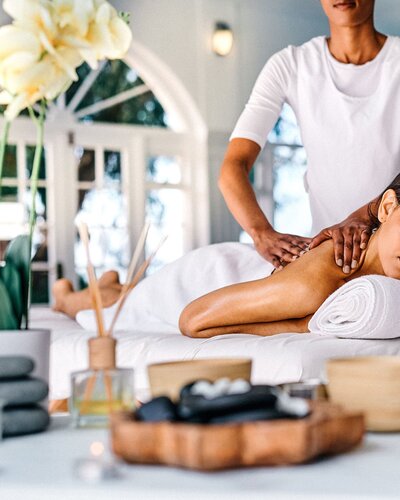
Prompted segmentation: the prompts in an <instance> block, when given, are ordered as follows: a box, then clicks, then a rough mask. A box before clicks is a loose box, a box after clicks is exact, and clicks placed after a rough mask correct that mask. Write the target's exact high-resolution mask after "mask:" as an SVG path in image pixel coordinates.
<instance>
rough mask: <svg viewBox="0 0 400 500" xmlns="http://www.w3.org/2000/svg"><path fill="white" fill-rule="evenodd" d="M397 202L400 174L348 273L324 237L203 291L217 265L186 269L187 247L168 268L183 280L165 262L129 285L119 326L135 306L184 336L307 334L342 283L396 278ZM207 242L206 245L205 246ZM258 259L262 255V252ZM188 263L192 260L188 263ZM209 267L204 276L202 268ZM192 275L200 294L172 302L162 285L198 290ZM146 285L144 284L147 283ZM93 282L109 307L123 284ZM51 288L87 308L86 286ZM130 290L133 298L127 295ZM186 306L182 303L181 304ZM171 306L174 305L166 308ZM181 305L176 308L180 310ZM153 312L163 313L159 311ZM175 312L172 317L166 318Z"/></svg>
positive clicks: (399, 271)
mask: <svg viewBox="0 0 400 500" xmlns="http://www.w3.org/2000/svg"><path fill="white" fill-rule="evenodd" d="M399 207H400V174H399V175H398V176H397V177H396V178H395V180H394V181H393V182H392V184H391V185H390V186H389V187H388V189H387V190H386V191H385V192H384V193H383V194H382V196H381V197H380V201H379V206H378V212H377V218H376V225H375V226H376V231H374V232H373V234H372V236H371V238H370V240H369V242H368V245H367V248H366V249H365V250H363V252H362V255H361V259H360V265H359V267H358V268H357V269H353V270H352V271H351V272H350V273H349V274H344V273H343V271H342V269H341V268H340V267H339V266H337V265H336V263H335V261H334V257H333V244H332V241H331V240H328V241H325V242H324V243H322V244H321V245H319V246H318V247H316V248H314V249H312V250H310V251H309V252H307V253H305V254H304V255H303V256H302V257H301V258H299V259H297V260H295V261H293V262H292V263H290V264H289V265H287V266H286V267H285V268H284V269H282V270H281V271H278V272H275V273H273V274H271V275H269V276H267V277H265V274H266V273H267V272H269V273H270V272H271V270H272V266H271V267H270V268H268V269H267V267H268V266H270V265H269V264H268V263H265V264H260V262H258V268H259V269H260V273H261V274H260V275H259V279H252V280H251V281H246V282H242V283H237V282H236V283H235V284H230V285H229V286H222V285H221V286H222V288H218V289H214V290H213V291H209V293H205V294H203V293H204V290H207V291H208V288H207V283H208V282H211V283H212V282H213V279H214V278H213V276H212V275H213V274H216V275H217V274H218V272H219V264H218V262H211V263H210V262H207V263H206V262H204V265H202V264H201V263H200V266H197V264H195V265H196V269H195V268H194V265H193V267H192V269H188V266H187V262H189V263H190V262H191V261H190V259H191V258H193V256H194V255H195V252H199V251H200V250H201V249H200V250H194V251H193V252H190V253H189V254H187V256H184V257H182V259H180V260H178V261H176V262H175V263H174V264H171V265H170V266H172V267H173V268H174V269H175V270H176V269H179V268H180V269H183V268H184V267H185V265H186V269H185V270H184V271H183V272H184V273H185V277H183V276H182V275H179V273H178V275H177V274H176V273H175V275H174V276H173V277H171V276H172V274H171V271H168V266H166V267H165V268H164V269H162V270H161V271H158V272H157V273H155V274H154V275H152V276H150V277H149V278H146V279H145V280H143V281H142V282H141V283H140V284H139V285H138V286H137V287H136V288H135V289H134V290H132V292H131V293H130V295H132V300H131V301H130V298H128V300H127V302H126V303H125V306H124V309H127V311H126V314H127V315H128V316H127V317H128V319H126V321H125V323H124V325H123V328H127V327H129V328H130V329H132V328H136V326H137V325H135V324H134V322H135V321H136V320H135V319H134V318H135V315H134V311H132V310H130V311H129V310H128V309H129V308H133V309H134V308H135V307H136V308H137V309H141V314H142V316H143V309H147V312H148V313H149V315H150V316H151V315H152V314H154V315H155V316H158V317H159V318H160V320H164V319H165V321H166V322H167V323H168V322H169V323H170V324H174V322H175V325H176V328H177V326H178V317H179V329H180V331H181V332H182V334H183V335H186V336H189V337H196V338H206V337H212V336H215V335H221V334H230V333H253V334H257V335H263V336H268V335H274V334H277V333H283V332H294V333H306V332H308V322H309V320H310V318H311V316H312V315H313V314H314V313H315V311H316V310H317V309H318V308H319V306H320V305H321V304H322V303H323V302H324V301H325V299H326V298H327V297H328V296H329V295H330V294H331V293H332V292H334V291H335V290H336V289H338V288H339V287H341V286H342V285H344V284H345V283H346V282H348V281H351V280H354V279H355V278H358V277H360V276H365V275H368V274H377V275H384V276H389V277H392V278H398V279H400V209H399ZM371 217H373V218H374V220H375V216H373V215H372V214H371ZM223 245H224V244H223ZM237 245H239V244H237ZM211 247H213V245H211V246H210V247H205V248H211ZM214 247H218V245H214ZM203 251H204V250H203ZM254 253H255V252H254ZM191 254H192V257H191ZM198 255H201V254H198ZM203 255H207V254H203ZM252 255H253V254H252ZM257 258H258V257H257ZM259 258H260V259H261V257H259ZM185 259H186V260H185ZM185 262H186V264H185ZM192 262H195V263H196V261H195V260H193V261H192ZM210 266H211V268H210V269H211V273H210V272H207V270H208V267H210ZM199 267H200V269H199ZM203 270H204V273H203V274H202V272H203ZM213 271H214V273H213ZM256 274H257V273H256ZM253 275H254V274H253ZM261 276H264V277H261ZM170 277H171V278H170ZM199 277H200V280H202V281H203V283H202V285H201V286H200V290H203V291H201V292H200V293H198V294H197V295H196V294H195V295H194V296H193V297H190V293H189V295H186V296H185V297H186V302H184V301H182V300H181V302H183V303H181V304H180V306H179V300H178V299H176V298H175V297H174V296H173V293H172V292H171V289H169V288H168V286H172V285H171V284H168V283H167V282H168V281H174V287H175V288H174V290H175V291H176V293H177V294H178V295H179V290H180V289H181V288H182V287H183V285H182V283H183V281H184V279H186V281H187V282H188V283H189V288H190V287H191V288H193V289H196V290H197V292H198V290H199V286H198V285H197V284H196V280H197V281H198V280H199ZM225 281H226V280H225ZM217 282H218V280H217ZM228 282H229V279H228ZM214 283H215V279H214ZM219 283H220V284H221V283H224V280H223V279H222V280H220V281H219ZM149 284H151V287H149V286H148V285H149ZM99 285H100V289H101V294H102V299H103V305H104V306H105V307H110V306H112V305H113V304H115V302H116V301H117V300H118V297H119V293H120V291H121V287H122V285H121V284H120V283H119V281H118V275H117V273H115V272H108V273H105V274H104V275H103V276H102V278H100V280H99ZM203 285H204V286H203ZM202 286H203V288H202ZM146 287H147V292H146ZM186 287H188V285H186ZM53 293H54V298H55V306H54V308H55V309H56V310H58V311H61V312H64V313H65V314H67V315H69V316H71V317H73V318H75V317H76V315H77V314H78V313H79V312H80V311H83V310H85V309H90V308H91V299H90V295H89V292H88V290H87V289H86V290H82V291H78V292H75V291H74V290H73V288H72V285H71V283H70V282H69V281H67V280H58V281H57V282H56V284H55V286H54V289H53ZM146 293H147V297H146ZM134 294H136V296H133V295H134ZM200 295H201V296H200ZM195 297H199V298H195ZM193 299H195V300H193ZM174 300H175V304H178V305H177V306H176V307H175V310H174V311H172V312H171V311H170V310H168V307H169V305H170V304H171V303H173V302H174ZM135 301H136V302H135ZM188 302H190V303H188ZM135 304H136V305H135ZM186 304H187V305H186ZM185 305H186V307H184V308H183V306H185ZM171 307H172V309H174V307H173V306H171ZM171 307H170V309H171ZM182 308H183V311H181V310H182ZM158 310H162V311H163V312H162V314H160V313H159V312H158ZM124 312H125V311H124ZM124 312H123V313H122V314H121V316H123V314H124ZM136 312H138V311H136ZM179 312H180V316H179ZM135 314H136V313H135ZM174 314H175V317H176V319H174V317H173V316H174ZM129 315H130V316H129ZM163 315H164V316H163ZM93 324H94V323H93Z"/></svg>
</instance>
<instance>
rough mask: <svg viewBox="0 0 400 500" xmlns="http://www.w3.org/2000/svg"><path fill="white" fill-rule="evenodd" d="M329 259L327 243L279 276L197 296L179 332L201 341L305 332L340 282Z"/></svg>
mask: <svg viewBox="0 0 400 500" xmlns="http://www.w3.org/2000/svg"><path fill="white" fill-rule="evenodd" d="M331 255H332V241H326V242H324V243H323V244H321V245H320V246H318V247H317V248H315V249H314V250H312V251H310V252H308V253H307V254H305V255H304V256H303V257H302V258H301V259H298V260H296V261H294V262H292V263H291V264H290V265H288V266H287V267H285V268H284V269H283V270H282V271H281V272H279V273H275V274H273V275H272V276H269V277H267V278H264V279H260V280H256V281H250V282H246V283H239V284H237V285H232V286H227V287H224V288H220V289H219V290H216V291H214V292H211V293H209V294H207V295H204V296H203V297H200V298H199V299H197V300H195V301H193V302H191V303H190V304H189V305H188V306H187V307H186V308H185V309H184V310H183V312H182V314H181V317H180V320H179V327H180V329H181V332H182V333H183V334H184V335H187V336H190V337H196V338H206V337H212V336H214V335H222V334H227V333H254V334H257V335H272V334H275V333H280V332H285V331H286V332H287V331H291V332H299V333H300V332H305V331H307V323H308V320H309V318H310V316H311V315H312V314H314V312H315V311H316V310H317V309H318V307H319V306H320V305H321V304H322V302H323V301H324V300H325V299H326V298H327V297H328V296H329V295H330V294H331V293H332V292H333V291H334V290H336V289H337V288H338V287H339V286H341V285H342V284H343V283H344V274H343V272H342V270H341V268H339V267H338V266H337V265H336V264H335V263H334V262H333V260H332V258H331Z"/></svg>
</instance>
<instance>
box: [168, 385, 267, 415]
mask: <svg viewBox="0 0 400 500" xmlns="http://www.w3.org/2000/svg"><path fill="white" fill-rule="evenodd" d="M182 394H183V396H182V398H181V400H180V403H179V405H178V415H179V417H180V418H181V419H182V420H190V421H191V422H208V421H210V419H212V418H215V417H219V416H225V415H228V414H231V413H236V412H245V411H252V410H260V409H263V410H266V409H268V410H274V409H275V403H276V399H277V398H276V395H275V393H274V390H273V388H271V386H267V385H258V386H253V387H252V388H251V389H250V390H249V391H248V392H246V393H243V394H226V395H224V396H218V397H216V398H213V399H208V398H206V397H204V396H200V395H191V394H190V392H189V393H188V392H184V391H182ZM184 394H186V395H184Z"/></svg>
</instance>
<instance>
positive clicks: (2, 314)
mask: <svg viewBox="0 0 400 500" xmlns="http://www.w3.org/2000/svg"><path fill="white" fill-rule="evenodd" d="M30 253H31V245H30V238H29V236H28V235H21V236H17V238H15V239H14V240H13V241H11V243H10V244H9V245H8V247H7V249H6V252H5V260H4V262H3V263H2V265H1V267H0V330H18V329H20V328H21V327H22V326H24V327H25V328H27V327H28V304H29V280H30V261H31V256H30Z"/></svg>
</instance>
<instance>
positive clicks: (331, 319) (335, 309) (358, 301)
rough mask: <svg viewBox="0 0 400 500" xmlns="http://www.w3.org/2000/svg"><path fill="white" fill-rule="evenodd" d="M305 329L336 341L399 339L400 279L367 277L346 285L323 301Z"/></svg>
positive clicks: (376, 276)
mask: <svg viewBox="0 0 400 500" xmlns="http://www.w3.org/2000/svg"><path fill="white" fill-rule="evenodd" d="M308 327H309V330H310V331H311V332H312V333H319V334H330V335H334V336H336V337H339V338H362V339H393V338H397V337H400V280H397V279H393V278H388V277H386V276H378V275H370V276H364V277H362V278H356V279H355V280H353V281H350V282H349V283H346V284H345V285H343V286H342V287H341V288H339V289H338V290H336V291H335V292H334V293H333V294H332V295H330V296H329V297H328V298H327V299H326V300H325V302H324V303H323V304H322V305H321V307H320V308H319V309H318V310H317V312H316V313H315V314H314V316H313V317H312V319H311V320H310V322H309V324H308Z"/></svg>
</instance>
